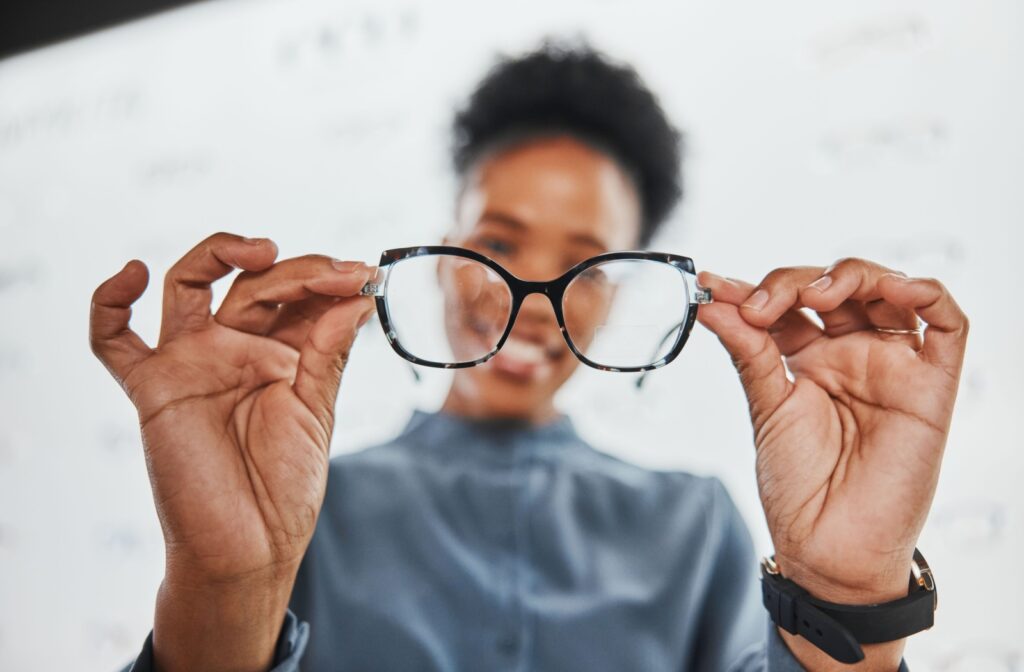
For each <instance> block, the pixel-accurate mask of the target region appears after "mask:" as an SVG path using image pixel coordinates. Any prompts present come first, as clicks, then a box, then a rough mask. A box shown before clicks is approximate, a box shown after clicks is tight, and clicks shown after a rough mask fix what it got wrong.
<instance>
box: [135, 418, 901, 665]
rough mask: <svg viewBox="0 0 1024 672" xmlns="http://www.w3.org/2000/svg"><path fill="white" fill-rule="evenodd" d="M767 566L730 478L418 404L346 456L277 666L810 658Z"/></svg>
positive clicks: (558, 425) (564, 434)
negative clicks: (762, 585) (792, 639)
mask: <svg viewBox="0 0 1024 672" xmlns="http://www.w3.org/2000/svg"><path fill="white" fill-rule="evenodd" d="M757 576H758V575H757V561H756V558H755V556H754V549H753V544H752V542H751V538H750V534H749V531H748V530H747V528H746V526H745V524H744V522H743V519H742V518H741V517H740V514H739V512H738V511H737V509H736V507H735V505H734V504H733V502H732V499H731V498H730V496H729V494H728V492H727V491H726V490H725V488H724V487H723V485H722V483H721V481H719V480H718V479H717V478H715V477H700V476H695V475H693V474H689V473H686V472H680V471H651V470H648V469H643V468H640V467H637V466H635V465H632V464H628V463H626V462H623V461H621V460H618V459H616V458H614V457H611V456H610V455H607V454H605V453H602V452H600V451H598V450H596V449H595V448H593V447H592V446H591V445H589V444H588V443H587V442H586V441H584V440H583V439H582V438H581V437H580V436H579V435H578V434H577V432H576V429H575V427H574V425H573V422H572V421H571V419H570V418H569V417H568V416H567V415H564V414H562V415H560V416H559V417H558V418H557V419H556V420H554V421H552V422H549V423H548V424H545V425H542V426H529V425H526V424H524V423H523V422H521V421H514V420H494V419H489V420H474V419H467V418H463V417H461V416H457V415H453V414H450V413H447V412H444V411H437V412H425V411H422V410H418V409H417V410H415V411H414V412H413V414H412V417H411V418H410V419H409V420H408V422H407V424H406V426H405V428H404V429H403V430H402V431H401V432H400V433H399V435H398V436H396V437H395V438H393V439H391V440H389V441H387V442H386V443H382V444H379V445H375V446H372V447H369V448H367V449H365V450H362V451H360V452H357V453H352V454H347V455H341V456H339V457H336V458H334V459H333V460H332V461H331V467H330V474H329V477H328V484H327V494H326V498H325V501H324V505H323V509H322V510H321V512H320V517H319V520H318V522H317V528H316V532H315V534H314V535H313V539H312V541H311V543H310V547H309V549H308V550H307V552H306V555H305V557H304V560H303V563H302V566H301V568H300V569H299V573H298V578H297V580H296V584H295V588H294V590H293V592H292V596H291V603H290V609H289V610H288V613H287V615H286V617H285V620H284V623H283V627H282V631H281V636H280V639H279V641H278V647H277V655H276V659H275V663H274V667H273V670H274V672H294V671H295V670H299V669H300V668H301V669H302V670H306V671H307V672H311V671H315V670H342V671H348V670H437V671H442V670H488V671H499V670H508V671H510V672H511V671H517V672H526V671H533V670H536V671H559V672H561V671H570V670H586V671H587V672H600V671H603V670H608V671H615V672H623V671H632V670H642V671H652V672H657V671H665V672H668V671H672V672H684V671H692V672H712V671H714V672H718V671H723V672H724V671H729V672H755V671H771V672H794V671H798V670H803V669H804V668H803V667H802V666H801V665H800V664H799V663H798V662H797V660H796V659H795V658H794V657H793V655H792V654H791V653H790V651H789V649H788V648H787V647H786V645H785V643H784V642H783V640H782V638H781V637H780V636H779V634H778V632H777V630H776V629H775V627H774V626H773V625H772V624H771V622H770V620H769V619H768V618H767V612H766V611H765V609H764V607H763V606H762V605H761V601H760V589H759V583H758V578H757ZM151 641H152V639H151V637H149V638H147V640H146V642H145V645H144V647H143V650H142V653H141V654H140V655H139V657H138V659H137V660H136V661H135V662H134V664H133V665H130V666H129V667H128V668H127V669H129V670H133V671H134V672H142V671H147V672H148V671H149V670H151V665H152V652H151V646H152V645H151ZM900 670H901V672H906V670H907V667H906V664H905V663H904V664H901V667H900Z"/></svg>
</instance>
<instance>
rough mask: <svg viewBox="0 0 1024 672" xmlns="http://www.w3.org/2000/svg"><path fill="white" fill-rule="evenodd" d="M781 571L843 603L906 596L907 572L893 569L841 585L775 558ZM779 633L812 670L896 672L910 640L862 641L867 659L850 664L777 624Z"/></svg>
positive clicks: (825, 597) (814, 591)
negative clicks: (861, 582)
mask: <svg viewBox="0 0 1024 672" xmlns="http://www.w3.org/2000/svg"><path fill="white" fill-rule="evenodd" d="M776 562H777V563H778V566H779V569H780V571H781V572H782V573H783V574H784V575H785V576H786V577H787V578H789V579H790V580H792V581H794V582H796V583H797V584H798V585H800V586H801V587H803V588H805V589H806V590H807V591H808V592H809V593H810V594H811V595H812V596H814V597H816V598H819V599H822V600H826V601H828V602H836V603H840V604H877V603H881V602H888V601H891V600H896V599H899V598H901V597H904V596H906V595H907V590H908V588H907V580H908V574H907V572H906V571H903V572H900V571H899V570H894V571H893V572H892V573H891V576H890V575H885V576H879V577H876V578H875V579H874V580H872V581H871V582H869V583H866V584H865V585H862V586H842V585H837V584H836V583H835V582H832V581H828V580H821V579H819V578H818V577H816V576H814V575H813V574H812V573H810V572H808V571H806V570H805V569H804V568H802V567H801V566H800V565H799V563H796V562H794V561H787V560H785V559H784V558H779V557H776ZM777 629H778V631H779V635H780V636H781V637H782V640H783V641H784V642H785V643H786V646H787V647H788V648H789V650H790V651H791V652H792V653H793V656H794V657H795V658H796V659H797V660H798V661H800V664H801V665H802V666H803V667H804V668H805V669H806V670H808V671H809V672H833V671H835V672H839V671H842V672H849V671H851V670H854V671H856V672H896V671H897V670H898V669H899V667H900V661H901V660H902V659H903V651H904V648H905V647H906V642H907V640H906V639H905V638H904V639H897V640H893V641H891V642H882V643H879V644H862V645H861V648H862V649H863V651H864V660H862V661H860V662H859V663H857V664H855V665H847V664H845V663H840V662H839V661H837V660H835V659H834V658H832V657H831V656H829V655H828V654H827V653H825V652H824V651H822V650H821V649H819V648H818V647H817V646H815V645H814V644H812V643H811V642H809V641H808V640H807V639H805V638H803V637H800V636H798V635H794V634H791V633H790V632H788V631H786V630H784V629H783V628H781V627H778V626H777Z"/></svg>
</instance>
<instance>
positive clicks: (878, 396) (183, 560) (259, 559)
mask: <svg viewBox="0 0 1024 672" xmlns="http://www.w3.org/2000/svg"><path fill="white" fill-rule="evenodd" d="M455 130H456V143H455V165H456V169H457V171H458V173H459V175H460V178H461V185H462V187H461V189H460V192H459V196H458V207H457V213H458V214H457V217H456V224H455V226H454V227H453V228H452V230H451V231H450V232H449V234H448V236H446V240H445V242H446V243H448V244H451V245H456V246H459V247H463V248H468V249H472V250H475V251H478V252H480V253H482V254H484V255H486V256H488V257H490V258H491V259H494V260H495V261H497V262H498V263H500V264H501V265H502V266H504V267H505V268H506V269H508V270H509V271H510V272H512V273H513V274H515V275H516V276H517V277H519V278H522V279H527V280H547V279H550V278H554V277H557V276H558V275H560V274H562V273H563V272H565V271H566V270H567V269H568V268H570V267H572V266H573V265H574V264H576V263H578V262H579V261H582V260H584V259H587V258H589V257H592V256H594V255H596V254H600V253H602V252H606V251H609V250H628V249H637V248H639V247H642V246H646V245H647V244H648V243H649V241H650V240H651V237H652V236H653V234H654V232H655V231H656V229H657V226H658V225H659V223H660V222H661V221H663V219H664V218H665V216H666V215H667V213H668V212H669V210H670V209H671V208H672V207H673V205H674V203H675V201H676V200H677V198H678V196H679V194H680V188H679V175H678V165H679V161H678V159H679V157H678V151H679V139H678V135H677V134H676V132H675V131H674V130H673V128H672V127H671V125H670V124H669V123H668V122H667V121H666V120H665V118H664V115H663V113H662V111H661V109H660V108H659V106H658V104H657V102H656V100H655V99H654V97H653V96H652V95H651V94H650V93H649V92H648V91H647V90H646V89H645V88H644V87H643V85H642V84H641V83H640V81H639V80H638V79H637V77H636V75H635V74H634V73H633V71H632V70H630V69H629V68H627V67H624V66H620V65H616V64H612V63H609V62H608V61H607V60H606V59H604V58H603V57H602V56H600V55H599V54H597V53H595V52H593V51H590V50H588V49H569V50H563V49H560V48H558V47H553V46H545V47H544V48H542V49H541V50H539V51H537V52H535V53H533V54H529V55H527V56H525V57H522V58H519V59H516V60H508V61H505V62H503V63H502V64H500V65H499V66H498V67H496V68H495V69H494V70H493V71H492V72H491V73H490V74H489V76H488V77H487V78H486V79H485V80H484V82H483V83H482V84H481V85H480V87H479V88H478V89H477V90H476V92H475V93H474V94H473V96H472V97H471V98H470V100H469V103H468V105H467V106H466V108H465V109H464V110H463V111H462V112H461V113H460V114H459V115H458V116H457V118H456V121H455ZM418 242H420V241H410V243H418ZM276 254H277V249H276V247H275V246H274V244H273V242H271V241H269V240H265V239H263V240H252V239H246V238H242V237H239V236H235V235H230V234H225V233H221V234H216V235H214V236H211V237H210V238H208V239H207V240H205V241H203V242H202V243H200V244H199V245H198V246H197V247H195V248H194V249H193V250H192V251H190V252H189V253H188V254H186V255H185V256H184V257H183V258H182V259H181V260H180V261H179V262H178V263H177V264H175V266H174V267H173V268H172V269H171V270H170V271H169V272H168V274H167V277H166V282H165V286H164V308H163V311H164V315H163V322H162V327H161V333H160V340H159V344H158V347H157V348H155V349H151V348H149V347H148V346H147V345H146V344H145V343H143V342H142V341H141V339H140V338H139V337H138V336H137V335H135V334H134V333H133V332H132V331H131V330H130V328H129V326H128V321H129V317H130V314H131V305H132V304H133V303H134V301H136V300H137V299H138V298H139V296H141V294H142V293H143V291H144V289H145V287H146V284H147V281H148V274H147V270H146V267H145V266H144V265H143V264H142V263H141V262H139V261H131V262H129V263H128V264H127V265H126V266H125V267H124V269H122V270H121V271H120V272H119V273H118V274H117V275H115V276H114V277H112V278H111V279H109V280H108V281H106V282H105V283H103V284H102V285H101V286H100V287H99V288H98V289H97V290H96V293H95V295H94V300H93V306H92V317H91V341H92V346H93V349H94V352H95V353H96V354H97V355H98V356H99V358H100V359H101V360H102V361H103V362H104V363H105V365H106V366H107V367H108V368H109V370H110V371H111V373H112V374H113V375H114V376H115V378H116V379H117V380H118V381H119V382H120V384H121V385H122V386H123V387H124V389H125V390H126V392H127V393H128V395H129V397H130V398H131V399H132V401H133V403H134V404H135V405H136V407H137V409H138V412H139V419H140V425H141V429H142V434H143V438H144V443H145V449H146V454H147V463H148V465H149V473H150V479H151V482H152V487H153V492H154V498H155V501H156V505H157V511H158V513H159V517H160V521H161V525H162V528H163V532H164V536H165V540H166V549H167V563H166V570H165V577H164V580H163V582H162V584H161V587H160V590H159V593H158V596H157V605H156V614H155V623H154V628H153V632H152V634H151V637H150V638H149V639H147V641H146V643H145V647H144V649H143V652H142V654H141V655H140V656H139V658H138V659H137V660H136V661H135V664H134V666H132V668H131V669H135V670H150V669H159V670H221V669H225V670H227V669H230V670H267V669H274V670H296V669H298V665H299V664H300V661H301V663H302V665H303V669H307V670H309V669H401V670H406V669H416V670H419V669H438V670H447V669H551V670H571V669H586V670H727V669H735V670H744V671H746V670H761V669H770V670H800V669H810V670H825V669H839V665H838V663H836V661H835V660H833V658H832V657H830V656H829V655H826V654H825V653H824V652H823V651H822V650H821V649H819V648H818V647H817V646H815V645H814V644H813V643H812V642H811V641H809V640H807V639H805V638H804V637H803V636H799V635H795V634H792V633H791V632H790V631H789V630H788V629H782V628H777V627H776V626H775V625H774V624H772V622H771V621H769V620H767V619H766V618H765V614H766V612H765V610H764V608H763V607H762V606H761V604H760V598H759V595H758V592H759V590H758V584H757V581H756V576H755V571H756V563H755V561H754V557H753V551H752V545H751V541H750V537H749V534H748V532H747V530H746V528H745V527H744V524H743V522H742V520H741V518H740V517H739V515H738V513H737V511H736V509H735V507H734V506H733V504H732V501H731V500H730V498H729V496H728V494H727V493H726V491H725V490H724V488H723V487H722V485H721V483H720V482H719V481H718V480H717V479H715V478H699V477H696V476H692V475H689V474H686V473H681V472H671V473H670V472H653V471H647V470H643V469H640V468H638V467H634V466H631V465H627V464H624V463H622V462H620V461H618V460H615V459H613V458H611V457H609V456H607V455H603V454H601V453H599V452H597V451H595V450H593V449H592V448H591V447H590V446H588V445H587V444H586V443H585V442H584V441H582V440H581V439H580V437H579V436H578V435H577V434H576V432H575V428H574V426H573V424H572V422H571V420H570V419H569V418H568V417H566V416H565V415H564V414H562V413H560V412H559V411H557V410H556V408H555V407H554V404H553V398H554V395H555V392H556V391H557V390H558V389H559V387H560V386H561V385H562V384H563V383H564V382H565V381H566V380H567V379H568V378H569V376H570V375H571V374H572V372H573V371H574V370H575V368H576V366H577V365H578V364H579V362H578V360H577V358H576V357H574V356H572V354H571V353H570V352H569V351H568V350H567V348H566V347H565V343H564V341H563V339H562V335H561V333H560V331H559V328H558V325H557V323H556V321H555V316H554V314H553V312H552V310H551V305H550V304H548V303H547V301H546V300H545V299H544V297H540V296H535V295H531V296H529V297H528V298H527V299H526V301H525V303H524V304H523V306H522V309H521V311H520V313H519V315H518V317H517V319H516V321H515V323H514V325H513V328H512V332H511V335H510V337H509V340H508V342H507V343H506V345H505V346H504V347H503V349H502V350H501V351H500V352H499V353H498V354H497V355H496V356H495V357H493V359H491V360H489V361H487V362H486V363H485V364H482V365H480V366H475V367H471V368H461V369H457V370H456V371H455V376H454V380H453V384H452V386H451V388H450V390H449V392H448V395H447V398H446V399H445V401H444V404H443V406H442V408H441V410H440V411H439V412H436V413H427V412H423V411H419V410H417V411H416V412H415V413H414V414H413V417H412V418H410V420H409V422H408V424H407V426H406V427H405V429H404V430H403V431H402V432H401V434H400V435H399V436H397V437H395V438H394V439H393V440H392V441H389V442H387V443H385V444H381V445H378V446H374V447H372V448H369V449H367V450H364V451H361V452H359V453H355V454H351V455H344V456H340V457H338V458H335V459H334V460H329V458H328V448H329V442H330V437H331V433H332V431H333V429H334V428H333V409H334V404H335V399H336V395H337V392H338V388H339V383H340V379H341V375H342V371H343V369H344V367H345V363H346V360H347V357H348V353H349V350H350V348H351V345H352V343H353V340H354V338H355V336H356V332H357V330H358V328H359V327H360V326H362V325H363V324H365V323H366V322H367V321H368V320H369V319H370V318H371V317H372V315H373V312H374V303H373V299H372V298H370V297H368V296H363V295H361V294H360V290H361V289H362V288H363V287H364V285H365V284H366V283H367V282H368V281H370V280H371V279H372V278H373V277H374V274H375V269H373V268H371V267H368V266H367V265H365V264H363V263H360V262H352V261H338V260H332V259H330V258H328V257H320V256H308V257H301V258H296V259H287V260H283V261H276ZM235 268H239V269H242V270H243V272H242V273H241V274H240V275H239V276H238V278H237V279H236V280H235V281H234V283H233V284H232V286H231V289H230V291H229V292H228V293H227V295H226V297H225V299H224V301H223V303H222V305H221V306H220V308H219V309H218V311H217V313H216V314H215V315H212V314H211V312H210V300H211V291H210V284H211V283H212V282H214V281H215V280H217V279H218V278H220V277H223V276H224V275H227V274H228V273H229V272H230V271H231V270H232V269H235ZM700 279H701V282H702V284H703V285H705V286H707V287H709V288H710V289H711V290H712V291H713V293H714V297H715V302H714V303H713V304H711V305H707V306H702V307H701V308H700V312H699V315H698V319H699V320H700V322H701V323H702V324H703V325H704V326H705V327H707V328H709V329H711V330H712V331H713V332H714V333H715V334H716V335H717V336H718V337H719V340H720V341H721V342H722V344H723V346H724V347H725V348H726V349H727V351H728V352H729V354H730V355H731V357H732V359H733V361H734V362H735V364H736V367H737V370H738V371H739V374H740V378H741V381H742V383H743V386H744V389H745V391H746V393H747V396H748V399H749V402H750V411H751V418H752V423H753V429H754V438H755V444H756V449H757V455H758V458H757V476H758V485H759V491H760V494H761V499H762V502H763V504H764V509H765V515H766V519H767V522H768V525H769V530H770V532H771V535H772V539H773V542H774V545H775V560H776V562H777V566H778V569H779V570H780V571H781V573H782V575H784V576H785V577H787V578H788V579H790V580H792V581H794V582H795V583H796V584H798V585H799V586H802V587H803V588H804V589H806V590H807V591H809V592H810V594H811V595H813V596H814V597H817V598H820V599H822V600H826V601H828V602H838V603H845V604H875V603H880V602H887V601H890V600H894V599H897V598H900V597H902V596H905V595H907V591H908V584H907V580H908V570H909V568H910V566H911V559H912V556H913V553H914V549H915V543H916V540H917V538H918V535H919V533H920V530H921V527H922V526H923V523H924V520H925V517H926V515H927V511H928V507H929V505H930V503H931V499H932V495H933V493H934V488H935V484H936V481H937V477H938V472H939V465H940V461H941V456H942V452H943V448H944V444H945V439H946V435H947V433H948V427H949V421H950V416H951V413H952V408H953V402H954V399H955V395H956V389H957V384H958V379H959V374H960V367H961V362H962V358H963V352H964V345H965V340H966V334H967V320H966V318H965V317H964V315H963V314H962V312H961V311H960V310H959V308H958V307H957V305H956V303H955V302H954V301H953V299H952V298H951V297H950V296H949V294H948V292H946V290H945V289H944V288H943V287H942V285H941V284H939V283H938V282H937V281H935V280H930V279H911V278H906V277H905V276H903V275H902V274H899V273H894V272H892V271H889V270H888V269H885V268H883V267H881V266H879V265H877V264H874V263H872V262H868V261H864V260H857V259H846V260H842V261H840V262H837V263H836V264H833V265H832V266H830V267H828V268H824V267H821V266H803V267H795V268H781V269H777V270H775V271H773V272H772V273H770V274H769V275H768V276H767V277H766V278H765V279H764V280H762V282H761V283H759V284H758V285H756V286H755V285H752V284H748V283H745V282H742V281H738V280H727V279H723V278H719V277H717V276H714V275H711V274H709V273H704V274H702V275H701V276H700ZM801 307H808V308H810V309H812V310H815V311H817V313H818V314H819V315H820V317H821V319H822V321H823V327H821V326H819V325H817V324H815V323H814V322H812V321H810V320H809V319H807V318H806V317H805V316H804V314H803V313H802V312H800V310H799V308H801ZM918 315H919V316H920V317H921V318H922V319H923V320H925V321H926V322H927V323H928V330H927V334H926V335H925V336H924V337H922V335H921V334H920V333H919V331H918V330H917V329H916V327H917V324H918V320H917V316H918ZM784 361H785V364H786V365H787V366H784V365H783V363H784ZM787 367H788V370H789V372H790V376H787V371H786V369H787ZM609 375H612V374H609ZM328 485H329V487H328ZM314 532H315V533H314ZM805 634H806V632H805ZM766 635H767V636H766ZM904 642H905V639H903V638H900V639H894V640H892V641H883V642H882V643H877V644H865V645H864V646H863V653H864V656H865V660H864V662H863V663H862V669H872V670H875V669H877V670H883V669H884V670H894V669H896V668H897V667H900V668H901V669H903V663H902V651H903V646H904ZM844 669H845V666H844Z"/></svg>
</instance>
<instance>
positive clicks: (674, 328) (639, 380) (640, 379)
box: [636, 322, 683, 389]
mask: <svg viewBox="0 0 1024 672" xmlns="http://www.w3.org/2000/svg"><path fill="white" fill-rule="evenodd" d="M682 326H683V323H682V322H677V323H676V324H675V325H673V326H672V328H671V329H669V330H668V333H666V334H665V335H664V336H662V337H661V340H660V341H658V346H657V347H656V348H654V353H653V354H652V355H651V358H652V359H653V358H654V356H655V355H657V354H658V353H659V352H661V346H663V345H665V341H667V340H668V338H669V336H671V335H672V334H674V333H675V332H676V331H677V330H678V329H679V328H680V327H682ZM650 372H651V371H650V369H648V370H647V371H644V372H643V373H641V374H640V375H639V376H638V377H637V379H636V387H637V389H640V387H641V386H643V384H644V378H645V377H646V376H647V374H648V373H650Z"/></svg>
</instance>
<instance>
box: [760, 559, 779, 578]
mask: <svg viewBox="0 0 1024 672" xmlns="http://www.w3.org/2000/svg"><path fill="white" fill-rule="evenodd" d="M761 570H762V571H764V572H766V573H767V574H771V575H772V576H779V575H780V574H781V572H779V566H778V565H777V564H775V556H774V555H772V556H767V555H766V556H764V557H762V558H761Z"/></svg>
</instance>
